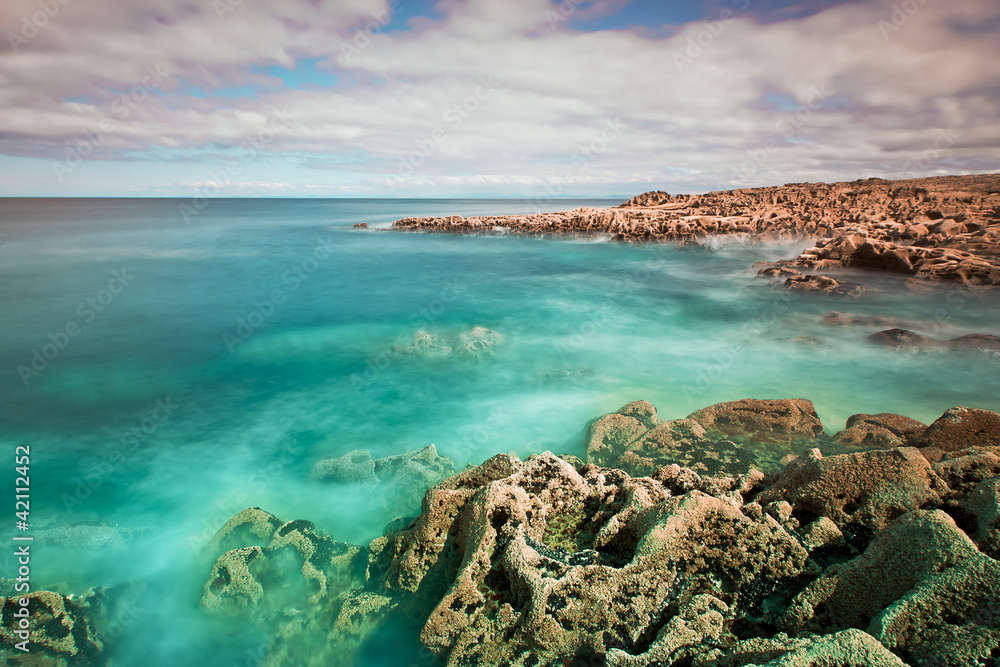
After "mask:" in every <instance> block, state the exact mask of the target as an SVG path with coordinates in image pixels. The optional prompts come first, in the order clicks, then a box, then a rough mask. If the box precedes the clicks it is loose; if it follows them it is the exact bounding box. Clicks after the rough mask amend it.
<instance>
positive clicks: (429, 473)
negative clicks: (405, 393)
mask: <svg viewBox="0 0 1000 667" xmlns="http://www.w3.org/2000/svg"><path fill="white" fill-rule="evenodd" d="M455 472H456V470H455V464H454V463H453V462H452V460H451V459H449V458H448V457H447V456H441V455H440V454H438V451H437V448H436V447H435V446H434V445H427V446H426V447H424V448H422V449H417V450H414V451H412V452H406V453H405V454H396V455H394V456H386V457H383V458H380V459H374V458H372V455H371V452H369V451H368V450H367V449H358V450H355V451H353V452H349V453H347V454H344V455H343V456H339V457H337V458H333V459H325V460H323V461H320V462H318V463H317V464H316V465H315V466H313V469H312V472H311V473H310V475H309V477H310V479H313V480H318V481H325V482H343V483H351V484H363V485H364V486H365V487H366V488H367V489H368V490H369V491H370V492H372V493H382V494H389V493H392V494H393V496H394V497H396V498H398V499H399V500H400V502H402V503H403V504H409V505H414V506H415V505H419V504H420V499H421V498H422V497H423V495H424V491H426V490H427V489H428V488H429V487H431V486H433V485H435V484H437V483H438V482H440V481H441V480H443V479H444V478H445V477H448V476H450V475H453V474H455Z"/></svg>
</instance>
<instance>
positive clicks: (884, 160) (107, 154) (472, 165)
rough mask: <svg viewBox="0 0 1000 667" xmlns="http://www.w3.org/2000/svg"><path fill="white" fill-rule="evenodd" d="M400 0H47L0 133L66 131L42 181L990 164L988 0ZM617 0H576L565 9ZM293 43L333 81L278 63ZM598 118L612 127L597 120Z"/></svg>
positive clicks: (991, 31)
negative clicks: (424, 2)
mask: <svg viewBox="0 0 1000 667" xmlns="http://www.w3.org/2000/svg"><path fill="white" fill-rule="evenodd" d="M38 1H39V0H36V1H35V2H25V1H24V0H18V1H16V2H10V3H6V4H5V5H4V6H3V7H2V8H0V25H3V26H4V27H8V30H9V31H10V32H12V33H14V34H20V33H19V32H18V31H19V30H21V26H23V22H24V20H25V17H28V20H29V21H30V20H31V18H30V17H31V16H32V14H33V13H34V12H36V11H38V7H39V4H38ZM416 1H417V0H393V2H376V1H374V0H371V1H369V0H359V1H356V2H340V1H338V2H335V3H334V2H330V1H327V2H321V1H316V2H305V1H299V2H287V3H286V2H283V3H257V2H252V1H251V0H242V2H241V1H240V0H217V2H214V3H207V2H205V3H198V4H195V3H192V2H185V1H183V0H141V1H139V2H130V3H125V2H123V1H122V0H87V2H83V1H82V0H68V1H67V4H65V5H60V4H59V0H52V2H54V3H55V4H56V6H58V7H60V9H59V11H58V12H57V13H55V15H54V16H52V17H51V18H49V19H48V21H47V25H45V26H44V27H42V28H39V29H38V30H37V34H35V35H34V36H33V37H31V39H29V40H27V42H26V43H23V44H18V47H19V48H18V50H17V52H14V50H13V49H9V50H5V51H2V52H0V118H3V121H2V122H3V126H2V134H0V151H2V152H4V153H6V154H7V155H13V156H19V157H23V158H44V159H46V160H52V161H53V162H54V163H55V164H59V163H66V162H67V160H70V159H71V158H72V154H73V151H76V152H77V153H79V152H80V150H81V149H84V150H88V149H89V152H88V153H87V155H85V156H81V161H82V164H81V165H80V166H78V167H75V168H74V169H75V170H74V171H72V172H71V173H68V174H63V179H62V181H58V179H57V178H56V172H57V171H58V168H56V169H55V170H54V172H53V178H52V184H53V187H55V186H56V185H57V184H58V186H60V187H72V183H73V178H74V175H75V174H78V173H80V172H81V171H82V170H84V169H86V168H87V167H88V162H96V161H119V162H123V161H128V162H129V164H131V165H132V166H131V167H130V168H131V169H139V170H141V169H143V168H145V167H144V166H143V165H152V164H153V163H162V162H164V161H166V162H171V163H176V162H181V163H188V164H189V165H190V170H191V172H192V175H193V176H192V178H189V179H184V181H183V182H185V183H187V184H188V185H187V186H180V185H177V180H176V179H174V180H171V181H169V182H160V183H156V182H151V183H150V185H156V186H158V187H166V188H171V187H175V188H182V189H183V187H192V186H190V184H192V183H198V182H201V181H203V180H205V179H204V178H202V177H203V176H204V175H205V174H207V173H208V172H210V171H211V170H212V169H216V168H217V167H218V165H220V164H225V163H226V162H227V161H233V160H237V161H241V162H248V161H252V162H254V163H255V164H256V165H257V166H259V167H261V168H266V167H268V166H269V165H270V166H271V168H273V169H274V170H275V172H279V171H281V170H282V169H286V168H288V169H291V168H294V169H295V170H296V173H297V174H299V173H301V174H309V173H312V174H313V176H314V177H313V178H307V179H306V180H305V181H304V182H327V181H329V180H331V179H333V180H338V179H339V180H338V182H337V183H336V184H335V185H337V186H338V187H341V188H343V189H344V190H345V191H346V190H349V188H350V187H356V188H359V189H361V188H367V190H364V191H365V192H379V191H381V192H383V193H388V192H389V191H391V192H393V193H395V194H405V193H415V192H420V193H426V190H427V188H431V189H439V191H440V192H442V193H461V192H462V191H463V190H462V189H463V188H466V187H468V188H479V187H480V186H496V187H497V188H499V190H498V191H504V188H506V187H511V188H513V187H516V188H517V191H519V192H523V191H525V189H526V188H527V189H528V190H530V189H531V187H532V186H535V188H536V189H538V190H539V191H543V188H550V187H552V184H553V182H558V183H559V184H560V187H566V188H569V187H571V186H574V187H577V188H578V189H579V188H583V189H585V190H588V191H591V192H593V193H595V194H601V193H603V192H604V191H608V190H609V189H610V190H615V191H620V190H621V188H622V187H623V186H629V187H632V186H638V185H640V184H646V183H649V184H651V185H655V186H657V187H667V188H674V189H678V188H679V189H689V190H694V189H710V188H723V187H740V186H750V185H761V184H771V183H784V182H789V181H799V180H838V179H845V178H847V179H853V178H857V177H865V176H869V175H882V176H887V177H893V176H912V175H920V174H922V173H933V172H935V171H936V170H942V169H943V170H948V171H953V172H954V171H979V170H990V171H992V170H996V169H998V168H1000V148H998V143H1000V141H998V139H1000V114H997V107H998V102H1000V70H998V69H997V68H996V67H994V66H993V63H994V62H995V60H996V56H997V47H996V44H997V37H998V34H997V33H998V32H1000V7H997V6H996V4H995V3H993V2H991V1H990V0H950V1H949V2H935V1H932V0H923V2H921V0H908V2H892V1H890V0H885V1H882V0H875V1H871V2H850V3H839V4H838V3H834V2H833V1H832V0H829V1H821V0H816V1H815V2H802V3H799V4H793V3H788V2H777V1H775V2H768V3H764V2H760V3H754V4H753V5H752V7H751V5H750V3H746V2H742V1H741V2H728V3H725V2H716V3H706V4H705V7H706V10H705V20H704V21H697V22H693V23H688V24H686V25H682V26H679V27H678V28H677V29H676V30H674V31H671V33H670V34H669V35H667V36H658V37H657V36H651V35H650V34H647V33H641V32H640V31H638V30H622V29H614V30H610V29H609V30H591V31H580V30H578V29H576V28H574V27H573V26H572V25H570V23H571V22H570V21H557V20H553V16H554V14H553V12H558V6H557V5H556V4H554V3H551V2H548V0H441V1H440V2H438V3H437V4H436V5H435V7H434V9H435V13H434V15H433V16H430V17H416V18H407V16H408V14H407V7H406V3H407V2H411V3H412V2H416ZM567 1H569V2H572V0H567ZM225 3H232V4H225ZM564 4H565V3H564ZM220 6H221V7H223V8H224V9H219V7H220ZM741 8H745V9H746V11H743V10H742V9H741ZM751 8H752V10H753V11H751ZM622 9H623V3H622V2H618V1H613V0H607V1H606V2H600V3H589V4H587V3H581V4H580V5H579V12H580V13H579V14H578V15H577V16H575V18H583V17H586V18H589V19H594V18H595V17H596V18H599V17H601V16H606V15H609V14H613V13H615V12H617V11H621V10H622ZM632 9H633V10H635V8H634V7H633V8H632ZM723 10H725V13H723ZM650 11H651V12H652V11H654V10H650ZM555 16H558V14H555ZM668 18H669V17H667V16H659V15H655V14H651V15H650V23H651V24H654V23H657V22H659V23H669V20H667V19H668ZM973 27H974V28H975V29H973ZM6 32H8V31H5V33H6ZM305 59H312V60H314V61H315V62H316V63H317V65H316V67H317V68H318V69H319V70H320V71H323V72H327V73H328V74H329V76H331V77H335V78H336V83H335V84H334V85H332V86H329V87H316V88H313V89H309V88H308V87H301V86H299V87H286V86H285V85H284V84H283V82H282V81H283V79H282V76H286V75H287V74H283V73H287V72H290V71H291V70H292V68H294V67H295V65H296V62H299V63H301V62H303V61H304V60H305ZM151 68H152V71H155V72H163V73H165V74H164V75H162V76H160V75H158V76H157V77H152V78H151V77H150V71H151ZM275 68H277V69H275ZM153 79H155V81H154V80H153ZM212 91H220V92H219V94H213V92H212ZM224 91H230V92H228V93H226V94H222V93H223V92H224ZM232 91H235V92H232ZM140 98H141V99H140ZM282 110H284V111H285V112H287V113H288V114H289V115H290V116H291V118H292V120H291V121H289V122H288V123H286V124H283V125H281V126H280V127H275V126H273V122H272V119H273V116H274V114H275V113H276V112H280V111H282ZM609 122H611V123H619V124H620V125H621V126H622V127H623V128H624V129H623V130H622V131H621V132H619V133H618V134H617V135H616V136H614V137H611V138H608V137H606V136H605V134H606V129H607V124H608V123H609ZM109 123H110V126H109ZM269 124H270V125H269ZM102 128H103V129H102ZM942 132H944V133H946V134H947V136H948V140H947V141H946V142H945V141H942V139H941V138H940V133H942ZM262 133H266V139H267V140H266V141H264V138H265V137H264V136H262ZM254 141H256V143H257V144H259V149H255V150H254V151H253V154H252V156H249V157H248V155H249V151H248V150H247V149H246V146H247V145H248V143H247V142H254ZM588 149H589V153H588V152H587V151H588ZM149 168H150V170H151V171H150V179H153V178H155V175H154V173H153V171H152V167H149ZM918 172H919V173H918ZM12 178H13V179H14V180H13V181H12V180H11V178H8V179H7V181H8V184H10V183H16V174H15V175H12ZM268 180H269V181H270V182H274V183H279V182H284V181H285V180H287V179H285V178H281V177H272V178H270V179H263V180H262V181H261V182H265V181H268ZM389 183H392V186H391V188H389V189H387V187H388V186H387V184H389ZM9 187H14V188H15V189H16V185H15V186H10V185H9ZM181 194H183V192H182V193H181Z"/></svg>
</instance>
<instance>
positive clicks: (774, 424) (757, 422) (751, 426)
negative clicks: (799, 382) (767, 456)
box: [687, 398, 823, 443]
mask: <svg viewBox="0 0 1000 667" xmlns="http://www.w3.org/2000/svg"><path fill="white" fill-rule="evenodd" d="M687 418H688V419H693V420H694V421H696V422H698V423H699V424H701V425H702V426H704V427H705V429H706V430H707V431H709V432H716V433H719V434H721V435H723V436H725V437H727V438H734V439H743V438H750V439H753V440H754V441H755V442H764V443H767V442H791V441H809V440H812V439H813V438H816V437H817V436H821V435H823V423H822V422H821V421H820V420H819V417H818V416H817V414H816V408H815V407H814V406H813V404H812V402H811V401H808V400H806V399H804V398H790V399H782V400H759V399H752V398H744V399H742V400H739V401H730V402H728V403H716V404H715V405H712V406H710V407H707V408H703V409H701V410H698V411H696V412H693V413H691V414H690V415H688V417H687Z"/></svg>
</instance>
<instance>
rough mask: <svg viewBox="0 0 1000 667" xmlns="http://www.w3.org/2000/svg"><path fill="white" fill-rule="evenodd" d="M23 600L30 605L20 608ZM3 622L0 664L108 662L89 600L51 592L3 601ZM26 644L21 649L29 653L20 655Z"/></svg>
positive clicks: (0, 614) (0, 613)
mask: <svg viewBox="0 0 1000 667" xmlns="http://www.w3.org/2000/svg"><path fill="white" fill-rule="evenodd" d="M22 600H23V601H25V602H27V605H21V603H20V602H21V601H22ZM23 610H26V611H23ZM22 614H26V615H24V616H22ZM22 619H24V623H23V624H22ZM0 620H2V622H0V660H2V661H3V664H4V665H25V666H27V665H39V664H48V665H59V666H63V665H67V666H68V665H82V664H86V665H105V664H107V662H108V658H107V656H106V655H105V643H104V641H103V640H102V639H101V637H99V636H98V634H97V632H96V629H95V627H94V624H95V621H96V613H95V610H94V609H93V608H92V607H91V605H90V601H89V600H88V599H87V598H84V599H82V600H79V601H76V600H73V599H72V598H70V597H67V596H65V595H60V594H59V593H53V592H51V591H36V592H34V593H26V594H23V595H18V596H16V597H5V598H0ZM25 641H27V643H26V644H22V645H23V646H26V648H27V651H21V650H20V649H19V648H17V646H18V644H21V643H22V642H25Z"/></svg>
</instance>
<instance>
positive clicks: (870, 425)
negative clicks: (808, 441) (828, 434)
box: [833, 412, 927, 449]
mask: <svg viewBox="0 0 1000 667" xmlns="http://www.w3.org/2000/svg"><path fill="white" fill-rule="evenodd" d="M926 429H927V425H926V424H922V423H921V422H918V421H917V420H916V419H910V418H909V417H904V416H902V415H896V414H892V413H888V412H883V413H880V414H877V415H868V414H859V415H851V416H850V417H848V418H847V428H845V429H844V430H843V431H840V432H839V433H837V434H836V435H834V436H833V439H834V440H836V441H837V442H839V443H840V444H842V445H846V446H848V447H864V448H866V449H892V448H893V447H903V446H905V445H906V444H907V443H908V442H910V441H911V440H914V439H916V438H918V437H919V436H921V435H922V434H923V432H924V430H926Z"/></svg>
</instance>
